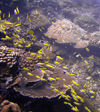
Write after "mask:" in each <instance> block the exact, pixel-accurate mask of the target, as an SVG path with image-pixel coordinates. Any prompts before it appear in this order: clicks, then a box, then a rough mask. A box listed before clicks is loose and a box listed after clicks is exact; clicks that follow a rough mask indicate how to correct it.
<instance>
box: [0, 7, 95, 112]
mask: <svg viewBox="0 0 100 112" xmlns="http://www.w3.org/2000/svg"><path fill="white" fill-rule="evenodd" d="M1 14H2V11H1V10H0V32H3V33H4V34H5V35H6V37H5V38H1V39H2V40H3V41H8V40H12V37H10V36H9V35H7V32H6V29H7V28H8V27H13V28H14V30H16V31H17V32H20V30H19V29H17V27H18V26H21V23H12V22H10V21H7V20H5V19H3V18H5V14H3V18H2V17H1ZM14 14H15V16H16V17H17V19H18V21H19V19H20V17H19V15H20V10H19V8H18V7H16V9H15V10H14ZM36 14H38V10H36ZM10 17H11V14H10V12H9V13H8V18H10ZM29 21H30V22H31V20H30V18H29ZM52 24H55V23H54V22H52ZM70 27H71V26H70ZM62 28H64V26H62ZM43 29H44V27H42V28H39V30H40V31H41V32H42V30H43ZM28 34H30V35H31V36H32V40H33V41H35V40H36V39H37V37H36V36H35V33H34V31H33V30H32V29H31V30H29V31H28ZM44 35H45V36H46V34H45V33H44ZM13 36H14V37H15V38H16V39H15V40H14V41H13V45H14V46H15V47H19V48H24V47H26V48H30V47H31V45H32V43H27V42H26V41H25V39H24V38H22V37H20V35H18V34H15V33H13ZM24 43H26V45H24ZM43 45H44V46H46V47H47V48H48V49H49V48H50V43H45V42H44V43H43ZM85 49H86V51H87V53H88V52H89V51H90V49H89V48H87V47H86V48H85ZM43 50H44V48H41V49H40V50H38V54H37V53H34V52H33V53H31V55H36V56H37V57H40V56H41V55H43V54H44V51H43ZM74 54H76V57H81V59H83V60H84V63H86V65H88V64H89V63H88V61H87V60H86V59H84V57H82V55H81V54H77V53H76V52H74ZM26 58H27V59H29V60H30V59H32V57H30V56H29V57H26ZM47 58H49V57H47ZM89 58H90V59H93V58H94V57H92V56H90V57H89ZM56 59H58V60H64V59H63V57H61V56H59V55H57V56H56ZM54 63H55V64H56V65H58V66H59V65H60V62H59V61H57V60H56V61H54ZM37 65H39V66H40V68H39V69H40V70H41V71H42V72H43V73H46V72H45V70H46V69H47V68H50V69H55V66H53V65H52V64H49V62H48V61H47V62H45V63H42V62H37ZM42 66H43V67H42ZM62 68H63V69H65V70H66V73H67V74H68V75H70V76H75V75H76V74H74V73H73V74H72V73H69V72H68V71H67V70H68V69H69V67H68V66H66V65H64V66H62ZM23 69H24V70H25V71H27V74H28V75H29V76H31V77H32V76H34V74H32V73H30V72H29V68H25V67H24V68H23ZM37 78H38V79H40V80H42V81H47V80H46V79H44V78H41V77H39V76H38V75H37ZM87 78H88V79H90V78H91V77H87ZM48 79H49V80H51V81H55V80H57V79H58V78H53V77H50V76H49V75H48ZM63 80H65V79H63ZM72 83H73V84H74V85H75V86H77V87H80V85H79V84H78V83H77V82H76V81H74V80H73V81H72ZM85 86H86V84H85V85H84V86H83V88H81V89H80V92H81V93H83V94H86V91H85V89H84V88H85ZM50 87H51V88H52V90H53V91H55V92H57V93H60V96H59V99H61V98H65V100H66V101H65V102H64V104H65V105H69V106H70V107H71V110H73V111H75V112H80V110H79V108H78V107H79V106H80V105H81V104H83V103H84V99H83V98H82V97H80V96H79V95H78V94H77V92H75V90H74V88H73V87H72V86H71V85H65V84H64V87H66V88H67V89H70V90H71V96H69V95H66V94H65V93H64V92H62V91H59V90H58V89H57V88H56V87H55V86H54V85H52V86H50ZM90 93H93V94H95V92H94V91H93V90H90ZM72 98H73V99H74V102H73V103H74V104H72V103H71V99H72ZM84 109H85V110H86V111H87V112H92V111H91V109H90V108H89V107H87V106H86V105H85V106H84Z"/></svg>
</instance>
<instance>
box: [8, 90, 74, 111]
mask: <svg viewBox="0 0 100 112" xmlns="http://www.w3.org/2000/svg"><path fill="white" fill-rule="evenodd" d="M69 94H70V93H69ZM11 96H12V97H11ZM6 99H8V100H10V101H11V102H15V103H17V104H18V105H20V107H21V109H22V112H29V111H32V112H74V111H72V110H71V108H70V106H68V105H65V104H64V99H63V98H61V99H60V100H59V99H58V97H57V98H52V99H47V98H35V99H32V98H29V97H24V96H22V95H20V94H19V93H16V92H15V91H14V90H13V89H9V90H8V93H7V94H6Z"/></svg>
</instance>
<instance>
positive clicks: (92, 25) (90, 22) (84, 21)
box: [73, 14, 99, 32]
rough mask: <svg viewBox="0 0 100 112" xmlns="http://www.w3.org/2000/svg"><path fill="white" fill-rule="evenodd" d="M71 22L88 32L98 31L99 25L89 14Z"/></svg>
mask: <svg viewBox="0 0 100 112" xmlns="http://www.w3.org/2000/svg"><path fill="white" fill-rule="evenodd" d="M73 22H74V23H75V24H77V25H79V26H80V27H81V28H83V29H85V30H86V31H88V32H94V31H98V30H99V23H97V21H96V20H95V19H94V18H93V17H92V16H91V15H89V14H83V15H81V16H79V17H76V18H75V19H74V20H73Z"/></svg>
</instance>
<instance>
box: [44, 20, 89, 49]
mask: <svg viewBox="0 0 100 112" xmlns="http://www.w3.org/2000/svg"><path fill="white" fill-rule="evenodd" d="M46 34H47V36H48V37H49V38H53V39H55V40H56V42H58V43H74V44H75V46H74V47H75V48H85V47H86V46H88V44H89V40H88V35H87V32H86V31H85V30H83V29H82V28H80V27H79V26H78V25H75V24H74V23H72V22H71V21H69V20H67V19H63V20H57V21H56V22H55V23H54V24H52V25H51V26H50V27H49V28H48V31H47V33H46ZM80 43H81V44H80Z"/></svg>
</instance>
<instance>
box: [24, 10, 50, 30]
mask: <svg viewBox="0 0 100 112" xmlns="http://www.w3.org/2000/svg"><path fill="white" fill-rule="evenodd" d="M48 23H49V20H48V19H47V17H46V16H45V15H43V14H42V13H41V12H40V11H38V10H34V11H32V12H31V14H30V15H28V16H27V19H26V22H25V25H28V26H29V28H30V29H31V28H33V29H35V28H39V27H42V26H45V25H47V24H48Z"/></svg>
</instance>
